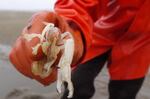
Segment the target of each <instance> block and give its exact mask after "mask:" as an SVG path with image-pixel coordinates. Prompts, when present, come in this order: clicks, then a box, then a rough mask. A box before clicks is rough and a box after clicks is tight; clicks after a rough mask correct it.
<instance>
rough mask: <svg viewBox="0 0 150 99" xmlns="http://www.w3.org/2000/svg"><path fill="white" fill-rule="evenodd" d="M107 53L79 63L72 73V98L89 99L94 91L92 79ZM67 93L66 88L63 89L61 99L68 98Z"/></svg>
mask: <svg viewBox="0 0 150 99" xmlns="http://www.w3.org/2000/svg"><path fill="white" fill-rule="evenodd" d="M108 53H109V52H108ZM108 53H105V54H103V55H101V56H99V57H96V58H94V59H92V60H90V61H88V62H86V63H84V64H82V65H79V66H78V67H77V69H76V70H75V71H74V72H73V73H72V82H73V85H74V95H73V98H72V99H90V98H91V97H92V96H93V94H94V92H95V88H94V79H95V77H96V76H97V75H98V73H99V72H100V71H101V69H102V67H103V66H104V63H105V62H106V60H107V58H108ZM67 95H68V90H66V89H65V92H64V94H63V96H62V98H61V99H68V98H67Z"/></svg>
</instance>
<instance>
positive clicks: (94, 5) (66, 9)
mask: <svg viewBox="0 0 150 99" xmlns="http://www.w3.org/2000/svg"><path fill="white" fill-rule="evenodd" d="M99 2H100V0H87V1H86V0H58V1H57V2H56V4H55V12H56V13H57V14H58V15H60V16H62V17H63V18H64V19H65V20H67V21H69V22H70V21H71V22H73V23H75V24H76V25H77V26H78V27H79V28H80V29H81V31H82V33H83V34H82V35H83V37H84V41H85V42H84V43H85V51H86V49H87V48H88V47H89V46H90V45H91V41H92V36H91V34H92V32H93V25H94V21H96V20H97V19H98V17H99V11H100V7H99V6H100V4H99ZM72 27H73V26H72ZM75 43H76V42H75Z"/></svg>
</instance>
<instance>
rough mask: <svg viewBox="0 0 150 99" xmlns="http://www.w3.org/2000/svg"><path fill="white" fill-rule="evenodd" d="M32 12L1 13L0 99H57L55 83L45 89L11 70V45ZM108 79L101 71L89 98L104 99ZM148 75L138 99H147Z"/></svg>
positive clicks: (148, 97)
mask: <svg viewBox="0 0 150 99" xmlns="http://www.w3.org/2000/svg"><path fill="white" fill-rule="evenodd" d="M31 14H32V13H29V12H9V11H8V12H5V11H0V78H1V80H0V99H59V96H58V94H57V93H56V88H55V84H53V85H50V86H48V87H44V86H42V85H41V84H39V83H38V82H36V81H34V80H31V79H29V78H27V77H24V76H23V75H22V74H20V73H19V72H17V71H16V69H14V68H13V66H12V65H11V63H10V62H9V60H8V53H9V51H10V49H11V46H12V44H13V42H15V40H16V38H17V36H18V35H19V34H20V32H21V30H22V28H23V27H24V26H25V25H26V23H27V20H28V18H29V17H30V16H31ZM108 80H109V76H108V74H107V70H106V69H103V71H102V72H101V73H100V75H99V76H98V77H97V78H96V80H95V87H96V94H95V95H94V97H93V98H92V99H107V98H108V93H107V84H108ZM149 92H150V73H149V74H148V76H147V78H146V80H145V82H144V85H143V87H142V89H141V91H140V92H139V94H138V97H137V99H150V94H149Z"/></svg>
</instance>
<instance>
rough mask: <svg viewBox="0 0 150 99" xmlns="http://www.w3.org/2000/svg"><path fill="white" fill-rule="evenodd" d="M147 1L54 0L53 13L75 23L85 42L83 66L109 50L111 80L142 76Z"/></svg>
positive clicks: (148, 48)
mask: <svg viewBox="0 0 150 99" xmlns="http://www.w3.org/2000/svg"><path fill="white" fill-rule="evenodd" d="M149 5H150V0H130V1H129V0H58V1H57V3H56V5H55V11H56V13H58V14H59V15H61V16H63V17H64V18H65V19H66V20H71V21H73V22H75V23H76V24H77V25H78V26H79V27H80V28H81V30H82V32H83V35H84V39H85V42H84V43H85V54H84V57H83V60H82V63H83V62H86V61H88V60H90V59H92V58H94V57H96V56H98V55H101V54H102V53H104V52H106V51H108V50H110V49H111V50H112V53H111V56H110V60H109V64H108V65H109V73H110V76H111V79H113V80H126V79H135V78H139V77H143V76H145V74H146V73H147V71H148V68H149V65H150V53H149V52H150V13H149V11H150V6H149Z"/></svg>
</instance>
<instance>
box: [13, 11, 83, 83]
mask: <svg viewBox="0 0 150 99" xmlns="http://www.w3.org/2000/svg"><path fill="white" fill-rule="evenodd" d="M44 22H47V23H54V24H55V26H56V27H58V28H59V29H60V32H61V33H63V32H66V31H68V32H70V33H71V34H72V36H73V38H74V43H75V50H74V57H73V62H72V64H77V62H78V61H79V60H80V58H81V57H82V55H83V42H82V37H81V33H80V31H79V30H78V28H77V26H76V25H75V24H74V23H73V22H69V24H70V25H68V22H67V21H66V20H64V18H62V17H61V16H59V15H57V14H56V13H53V12H48V11H43V12H39V13H36V14H34V15H33V16H32V18H31V19H30V20H29V23H28V25H27V26H26V27H25V28H24V29H23V32H22V34H21V36H20V37H18V39H17V41H16V43H15V45H14V47H13V49H12V50H11V52H10V61H11V62H12V63H13V65H14V66H15V67H16V68H17V69H18V71H20V72H21V73H22V74H24V75H25V76H27V77H30V78H33V79H36V80H37V81H39V82H41V83H42V84H44V85H49V84H51V83H52V82H54V81H55V80H56V78H57V66H55V65H57V64H58V60H59V58H60V56H61V55H58V60H57V61H56V62H55V63H54V64H53V65H54V66H52V72H51V73H50V75H49V76H48V77H46V78H41V77H40V76H38V75H35V74H33V72H32V64H33V62H35V61H40V60H45V59H46V58H47V57H46V55H45V53H44V52H43V51H42V47H41V46H40V47H39V49H38V51H37V54H33V51H32V48H33V47H34V46H35V45H37V44H38V43H39V42H40V39H39V38H37V37H35V38H33V39H31V40H30V41H27V40H26V39H25V38H24V35H25V34H41V33H42V31H43V29H44V28H45V24H43V23H44ZM56 35H57V33H56ZM52 36H55V35H52ZM43 62H44V61H43ZM43 62H41V63H39V64H41V65H44V63H43Z"/></svg>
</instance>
